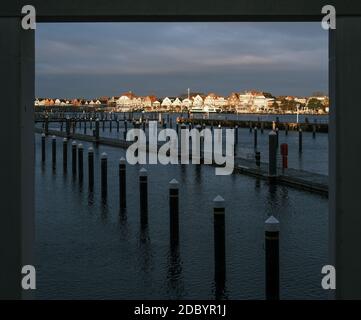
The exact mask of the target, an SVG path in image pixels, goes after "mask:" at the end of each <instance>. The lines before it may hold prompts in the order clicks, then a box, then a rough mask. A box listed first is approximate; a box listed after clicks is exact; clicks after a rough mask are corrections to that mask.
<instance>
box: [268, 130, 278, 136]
mask: <svg viewBox="0 0 361 320" xmlns="http://www.w3.org/2000/svg"><path fill="white" fill-rule="evenodd" d="M268 135H269V136H275V135H277V133H276V131H274V130H272V131H271V132H270V133H269V134H268Z"/></svg>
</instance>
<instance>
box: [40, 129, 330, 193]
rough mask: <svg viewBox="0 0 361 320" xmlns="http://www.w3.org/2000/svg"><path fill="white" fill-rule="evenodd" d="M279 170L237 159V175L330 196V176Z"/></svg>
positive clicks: (115, 142) (121, 144)
mask: <svg viewBox="0 0 361 320" xmlns="http://www.w3.org/2000/svg"><path fill="white" fill-rule="evenodd" d="M34 130H35V132H36V133H43V129H41V128H35V129H34ZM48 134H49V135H55V136H58V137H67V133H66V132H63V131H58V130H48ZM71 138H72V139H74V140H81V141H87V142H92V143H97V144H102V145H107V146H111V147H118V148H124V149H126V148H128V147H129V146H130V145H131V144H132V143H133V142H130V141H125V140H120V139H112V138H105V137H99V140H98V141H96V139H95V137H93V136H90V135H85V134H79V133H74V134H72V137H71ZM277 169H278V171H277V172H278V174H277V175H276V176H275V177H272V178H270V176H269V174H268V163H263V162H261V163H260V165H259V166H257V165H256V161H255V160H250V159H244V158H241V157H235V167H234V172H235V173H240V174H245V175H248V176H253V177H256V178H258V179H263V180H270V181H271V182H273V183H278V184H282V185H287V186H289V187H292V188H297V189H302V190H306V191H310V192H313V193H318V194H321V195H323V196H326V197H327V196H328V176H326V175H322V174H318V173H313V172H308V171H303V170H297V169H292V168H288V169H282V168H281V167H279V166H278V168H277Z"/></svg>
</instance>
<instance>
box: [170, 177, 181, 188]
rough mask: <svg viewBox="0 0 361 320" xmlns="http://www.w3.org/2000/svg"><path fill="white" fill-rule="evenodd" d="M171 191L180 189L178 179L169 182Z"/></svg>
mask: <svg viewBox="0 0 361 320" xmlns="http://www.w3.org/2000/svg"><path fill="white" fill-rule="evenodd" d="M169 187H170V189H178V188H179V182H178V181H177V180H176V179H172V180H171V181H170V182H169Z"/></svg>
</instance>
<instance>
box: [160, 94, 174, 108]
mask: <svg viewBox="0 0 361 320" xmlns="http://www.w3.org/2000/svg"><path fill="white" fill-rule="evenodd" d="M171 105H172V100H171V99H169V98H168V97H166V98H164V99H163V101H162V107H163V108H165V109H169V107H170V106H171Z"/></svg>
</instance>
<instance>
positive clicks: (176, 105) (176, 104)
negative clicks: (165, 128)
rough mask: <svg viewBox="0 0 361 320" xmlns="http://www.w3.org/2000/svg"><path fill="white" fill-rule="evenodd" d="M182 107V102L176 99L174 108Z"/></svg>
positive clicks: (173, 104)
mask: <svg viewBox="0 0 361 320" xmlns="http://www.w3.org/2000/svg"><path fill="white" fill-rule="evenodd" d="M181 105H182V101H180V100H179V98H176V99H175V100H174V101H173V102H172V106H173V107H180V106H181Z"/></svg>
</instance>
